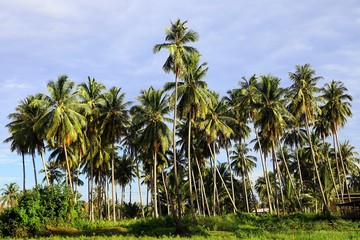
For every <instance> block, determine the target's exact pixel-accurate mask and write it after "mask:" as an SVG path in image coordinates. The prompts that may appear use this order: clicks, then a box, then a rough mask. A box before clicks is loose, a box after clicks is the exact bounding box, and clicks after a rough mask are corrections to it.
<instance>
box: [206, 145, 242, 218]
mask: <svg viewBox="0 0 360 240" xmlns="http://www.w3.org/2000/svg"><path fill="white" fill-rule="evenodd" d="M208 147H209V149H210V153H211V155H212V158H213V160H214V169H215V177H216V172H217V173H218V174H219V177H220V180H221V182H222V184H223V185H224V188H225V191H226V193H227V194H228V196H229V199H230V201H231V203H232V205H233V208H234V210H235V211H237V208H236V205H235V202H234V200H233V199H232V197H231V194H230V192H229V190H228V188H227V186H226V184H225V182H224V179H223V178H222V176H221V174H220V172H219V169H218V168H217V166H216V155H215V142H213V148H214V150H213V151H212V150H211V148H210V145H209V144H208ZM215 180H216V178H215ZM215 186H216V182H215ZM215 191H216V188H215ZM215 194H216V192H215Z"/></svg>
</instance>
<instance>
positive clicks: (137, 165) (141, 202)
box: [135, 154, 145, 218]
mask: <svg viewBox="0 0 360 240" xmlns="http://www.w3.org/2000/svg"><path fill="white" fill-rule="evenodd" d="M135 156H136V154H135ZM136 176H137V179H138V187H139V194H140V208H141V216H142V217H143V218H145V212H144V206H143V200H142V191H141V180H140V172H139V162H138V161H136Z"/></svg>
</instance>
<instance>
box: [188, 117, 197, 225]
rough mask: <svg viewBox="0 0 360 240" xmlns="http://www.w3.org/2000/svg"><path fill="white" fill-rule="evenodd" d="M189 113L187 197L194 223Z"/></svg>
mask: <svg viewBox="0 0 360 240" xmlns="http://www.w3.org/2000/svg"><path fill="white" fill-rule="evenodd" d="M191 119H192V118H191V111H190V112H189V118H188V121H189V127H188V151H187V153H188V179H189V195H190V196H189V197H190V209H191V216H192V219H193V221H195V211H194V202H193V192H192V179H191Z"/></svg>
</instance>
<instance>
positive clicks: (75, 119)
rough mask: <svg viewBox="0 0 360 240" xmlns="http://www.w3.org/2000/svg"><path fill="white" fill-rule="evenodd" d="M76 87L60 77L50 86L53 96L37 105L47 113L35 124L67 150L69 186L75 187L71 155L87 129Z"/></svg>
mask: <svg viewBox="0 0 360 240" xmlns="http://www.w3.org/2000/svg"><path fill="white" fill-rule="evenodd" d="M74 85H75V83H74V82H73V81H71V80H69V79H68V77H67V76H66V75H62V76H59V78H58V79H57V81H50V82H49V83H48V84H47V91H48V92H49V94H50V95H43V96H42V97H41V98H39V99H36V100H34V101H33V104H34V106H44V107H46V111H45V113H44V114H43V115H42V117H41V118H40V119H39V120H38V121H37V122H36V123H35V125H34V129H35V131H37V132H39V133H43V134H44V136H45V139H46V140H48V141H49V142H50V145H52V146H54V145H55V142H56V143H57V146H58V147H61V148H63V149H64V154H65V161H66V174H67V177H68V178H67V179H68V181H67V183H68V184H69V186H72V179H71V176H72V174H71V170H70V163H69V159H68V157H67V151H68V147H69V146H70V144H71V143H72V142H74V141H76V140H77V138H78V136H79V135H80V134H82V129H83V126H85V124H86V119H85V116H84V115H82V114H80V113H79V112H82V111H83V110H85V111H86V110H87V109H88V108H87V106H86V105H84V104H81V103H79V102H78V101H77V94H76V93H74V92H73V88H74Z"/></svg>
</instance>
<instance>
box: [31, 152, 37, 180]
mask: <svg viewBox="0 0 360 240" xmlns="http://www.w3.org/2000/svg"><path fill="white" fill-rule="evenodd" d="M31 157H32V163H33V168H34V179H35V186H37V185H38V181H37V171H36V164H35V154H34V153H32V154H31Z"/></svg>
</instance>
